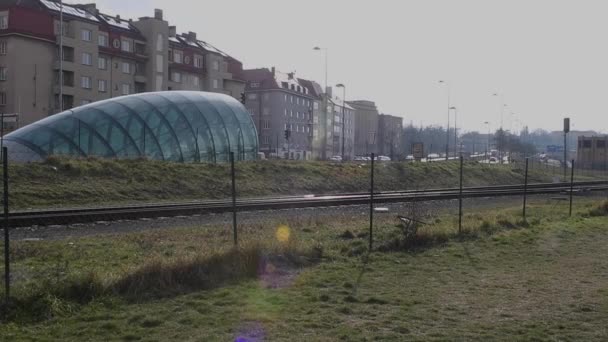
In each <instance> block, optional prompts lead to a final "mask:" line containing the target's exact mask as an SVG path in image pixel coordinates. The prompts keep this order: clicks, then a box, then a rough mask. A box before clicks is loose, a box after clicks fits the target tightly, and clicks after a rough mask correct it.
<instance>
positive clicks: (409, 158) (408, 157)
mask: <svg viewBox="0 0 608 342" xmlns="http://www.w3.org/2000/svg"><path fill="white" fill-rule="evenodd" d="M405 160H416V159H415V158H414V156H413V155H411V154H410V155H408V156H407V157H405Z"/></svg>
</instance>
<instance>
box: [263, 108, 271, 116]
mask: <svg viewBox="0 0 608 342" xmlns="http://www.w3.org/2000/svg"><path fill="white" fill-rule="evenodd" d="M262 115H270V108H268V107H264V108H263V109H262Z"/></svg>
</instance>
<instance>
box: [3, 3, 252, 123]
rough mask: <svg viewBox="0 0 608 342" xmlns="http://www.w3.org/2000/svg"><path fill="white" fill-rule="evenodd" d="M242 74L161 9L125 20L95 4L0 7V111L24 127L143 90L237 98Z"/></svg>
mask: <svg viewBox="0 0 608 342" xmlns="http://www.w3.org/2000/svg"><path fill="white" fill-rule="evenodd" d="M61 13H63V14H61ZM61 17H63V22H62V23H60V21H61V20H60V18H61ZM60 46H61V47H62V48H60ZM241 77H242V64H241V63H240V62H239V61H238V60H236V59H234V58H232V57H231V56H229V55H227V54H226V53H224V52H222V51H221V50H219V49H217V48H215V47H213V46H212V45H210V44H208V43H206V42H204V41H201V40H199V39H197V37H196V34H195V33H192V32H189V33H187V34H177V30H176V28H175V27H174V26H170V25H169V23H168V22H167V21H165V20H164V19H163V12H162V10H158V9H157V10H155V12H154V16H152V17H142V18H139V19H138V20H130V19H129V20H126V19H123V18H121V17H120V16H119V15H116V16H111V15H108V14H104V13H101V12H99V11H98V10H97V8H96V7H95V4H85V5H67V4H63V6H61V5H60V3H59V2H56V1H51V0H3V1H2V3H1V4H0V112H2V113H10V114H13V115H16V116H17V117H18V122H19V124H20V125H21V126H23V125H27V124H30V123H33V122H35V121H38V120H40V119H42V118H45V117H47V116H49V115H52V114H55V113H58V112H60V111H63V110H66V109H70V108H72V107H77V106H80V105H84V104H88V103H91V102H95V101H100V100H105V99H109V98H112V97H117V96H122V95H129V94H134V93H141V92H151V91H163V90H201V91H209V92H218V93H224V94H228V95H231V96H233V97H235V98H239V97H240V94H241V93H242V92H243V91H244V88H245V82H244V81H243V80H242V79H241Z"/></svg>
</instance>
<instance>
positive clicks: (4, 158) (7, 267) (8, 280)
mask: <svg viewBox="0 0 608 342" xmlns="http://www.w3.org/2000/svg"><path fill="white" fill-rule="evenodd" d="M2 169H3V173H4V175H3V179H4V291H5V297H4V300H5V303H6V305H7V306H8V301H9V298H10V290H11V269H10V260H9V258H10V253H9V252H10V235H9V226H8V147H3V148H2Z"/></svg>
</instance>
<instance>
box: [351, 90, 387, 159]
mask: <svg viewBox="0 0 608 342" xmlns="http://www.w3.org/2000/svg"><path fill="white" fill-rule="evenodd" d="M347 103H348V104H349V105H350V106H351V107H353V108H354V109H355V155H357V156H367V155H369V154H371V153H378V150H377V145H378V116H379V115H380V113H378V108H377V107H376V104H375V103H374V102H373V101H366V100H359V101H347Z"/></svg>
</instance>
